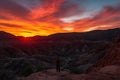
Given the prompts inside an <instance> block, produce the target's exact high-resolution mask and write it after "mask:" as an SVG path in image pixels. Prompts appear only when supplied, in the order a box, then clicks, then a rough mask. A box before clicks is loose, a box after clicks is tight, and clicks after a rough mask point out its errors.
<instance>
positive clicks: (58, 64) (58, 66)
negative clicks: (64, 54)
mask: <svg viewBox="0 0 120 80" xmlns="http://www.w3.org/2000/svg"><path fill="white" fill-rule="evenodd" d="M56 71H57V72H60V58H59V57H57V59H56Z"/></svg>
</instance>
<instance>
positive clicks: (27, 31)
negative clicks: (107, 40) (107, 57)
mask: <svg viewBox="0 0 120 80" xmlns="http://www.w3.org/2000/svg"><path fill="white" fill-rule="evenodd" d="M22 1H23V0H1V1H0V31H5V32H8V33H11V34H13V35H16V36H24V37H31V36H36V35H40V36H47V35H51V34H55V33H66V32H86V31H92V30H105V29H111V28H120V4H119V2H117V0H114V1H115V2H114V1H113V2H112V1H109V2H108V3H106V2H104V1H103V2H104V3H105V4H106V5H105V6H103V3H97V2H96V3H97V4H99V5H98V7H97V6H96V5H94V4H95V3H89V2H88V3H87V2H85V3H84V4H85V5H86V6H85V7H84V6H81V4H82V3H83V2H84V0H83V1H81V0H80V1H79V0H78V1H77V0H34V1H35V2H36V3H35V2H32V1H31V0H26V1H29V2H28V3H27V2H24V3H23V2H22ZM70 1H71V2H70ZM8 3H9V5H8ZM33 3H35V4H36V5H33ZM1 4H3V5H1ZM84 4H83V5H84ZM90 4H93V6H94V7H95V6H96V8H95V9H94V7H93V6H91V5H90ZM89 8H93V9H91V10H89ZM92 10H93V11H92ZM94 10H96V11H94Z"/></svg>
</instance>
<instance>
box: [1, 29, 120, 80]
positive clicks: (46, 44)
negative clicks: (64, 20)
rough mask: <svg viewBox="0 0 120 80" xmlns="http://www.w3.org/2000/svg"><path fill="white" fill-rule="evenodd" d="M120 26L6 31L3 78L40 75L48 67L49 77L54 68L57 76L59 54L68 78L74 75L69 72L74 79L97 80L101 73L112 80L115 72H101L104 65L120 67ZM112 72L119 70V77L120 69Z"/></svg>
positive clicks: (2, 58) (2, 43) (10, 78)
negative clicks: (28, 33) (43, 32)
mask: <svg viewBox="0 0 120 80" xmlns="http://www.w3.org/2000/svg"><path fill="white" fill-rule="evenodd" d="M119 30H120V29H119V28H117V29H110V30H104V31H91V32H86V33H60V34H54V35H50V36H43V37H42V36H35V37H28V38H25V37H15V36H13V35H11V34H9V33H5V32H2V34H3V35H6V36H4V38H3V37H1V41H0V71H1V72H0V79H1V80H17V78H24V79H25V80H31V79H30V78H31V77H33V78H34V76H36V78H37V77H40V76H38V75H39V74H42V73H43V75H44V74H46V73H45V72H44V71H45V70H47V71H48V72H47V75H48V76H49V77H51V75H50V72H51V71H52V72H51V73H53V74H54V76H55V77H56V76H58V75H59V74H58V73H56V72H55V67H56V63H55V61H56V57H57V56H59V57H60V60H61V70H62V71H63V73H61V75H62V74H63V76H64V77H63V78H64V79H65V78H66V79H65V80H71V79H72V77H68V76H73V77H74V79H72V80H79V79H82V78H83V79H84V78H86V79H85V80H97V78H100V77H101V78H100V79H103V78H105V79H106V80H111V77H112V75H108V74H109V73H108V74H106V73H105V74H104V75H103V74H101V72H103V73H104V68H105V69H106V68H107V69H108V71H109V68H111V66H112V67H113V66H114V67H113V71H114V68H115V69H119V64H120V55H119V52H120V51H119V50H120V49H119V48H120V47H119V46H120V45H119V43H120V37H119V35H120V33H119V32H120V31H119ZM0 36H2V35H0ZM11 37H12V38H11ZM116 67H117V68H116ZM49 70H50V71H49ZM110 70H111V69H110ZM64 73H65V74H64ZM111 73H112V74H113V75H115V74H117V75H118V76H115V78H116V77H118V78H119V73H116V72H112V71H111ZM53 74H52V75H53ZM3 75H4V76H3ZM33 75H34V76H33ZM61 75H60V76H61ZM6 76H7V77H6ZM82 76H83V77H82ZM94 76H97V77H96V78H95V77H94ZM41 77H42V76H41ZM55 77H54V78H55ZM3 78H5V79H3ZM51 78H52V77H51ZM54 78H53V79H54ZM89 78H90V79H89ZM33 80H34V79H33ZM35 80H36V79H35ZM40 80H41V79H40Z"/></svg>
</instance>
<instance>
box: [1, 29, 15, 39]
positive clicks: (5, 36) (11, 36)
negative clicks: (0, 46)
mask: <svg viewBox="0 0 120 80" xmlns="http://www.w3.org/2000/svg"><path fill="white" fill-rule="evenodd" d="M14 37H15V36H14V35H12V34H10V33H7V32H4V31H0V39H9V38H14Z"/></svg>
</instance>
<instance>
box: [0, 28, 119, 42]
mask: <svg viewBox="0 0 120 80" xmlns="http://www.w3.org/2000/svg"><path fill="white" fill-rule="evenodd" d="M117 36H120V28H115V29H108V30H94V31H90V32H71V33H57V34H52V35H49V36H34V37H30V38H31V39H36V40H41V39H44V40H81V39H82V40H90V41H101V40H102V41H104V40H107V41H110V40H112V39H114V38H115V37H117ZM14 37H15V36H14V35H12V34H10V33H6V32H3V31H0V39H7V38H14Z"/></svg>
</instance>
